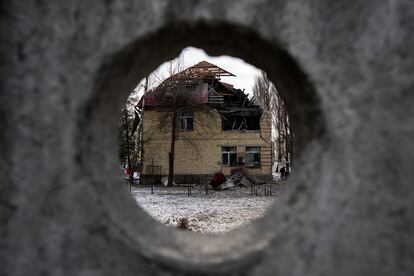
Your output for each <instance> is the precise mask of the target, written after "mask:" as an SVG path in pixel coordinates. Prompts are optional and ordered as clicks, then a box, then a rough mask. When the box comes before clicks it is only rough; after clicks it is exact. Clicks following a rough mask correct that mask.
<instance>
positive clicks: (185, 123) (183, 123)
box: [180, 111, 194, 131]
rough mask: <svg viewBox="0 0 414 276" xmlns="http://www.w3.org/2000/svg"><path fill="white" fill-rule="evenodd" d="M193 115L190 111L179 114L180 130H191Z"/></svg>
mask: <svg viewBox="0 0 414 276" xmlns="http://www.w3.org/2000/svg"><path fill="white" fill-rule="evenodd" d="M193 120H194V113H193V112H192V111H184V112H181V116H180V130H182V131H192V130H193Z"/></svg>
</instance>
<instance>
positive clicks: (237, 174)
mask: <svg viewBox="0 0 414 276" xmlns="http://www.w3.org/2000/svg"><path fill="white" fill-rule="evenodd" d="M254 183H255V182H254V181H253V180H252V178H251V177H250V176H249V175H248V174H247V173H246V172H245V171H244V170H243V169H241V168H239V169H233V170H231V175H230V177H229V178H228V179H227V180H226V181H225V182H224V183H222V184H221V185H219V186H218V187H217V188H216V189H217V190H227V189H230V188H233V187H246V188H248V187H251V186H252V185H253V184H254Z"/></svg>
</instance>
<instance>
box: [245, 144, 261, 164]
mask: <svg viewBox="0 0 414 276" xmlns="http://www.w3.org/2000/svg"><path fill="white" fill-rule="evenodd" d="M246 167H253V168H255V167H260V147H246Z"/></svg>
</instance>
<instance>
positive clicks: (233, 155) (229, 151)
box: [221, 147, 237, 166]
mask: <svg viewBox="0 0 414 276" xmlns="http://www.w3.org/2000/svg"><path fill="white" fill-rule="evenodd" d="M221 164H222V165H223V166H236V165H237V148H236V147H222V148H221Z"/></svg>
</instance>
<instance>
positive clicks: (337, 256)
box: [0, 0, 414, 276]
mask: <svg viewBox="0 0 414 276" xmlns="http://www.w3.org/2000/svg"><path fill="white" fill-rule="evenodd" d="M413 17H414V7H413V3H412V1H408V0H407V1H404V0H401V1H374V0H367V1H337V0H332V1H330V0H320V1H306V0H289V1H287V0H286V1H285V0H258V1H249V0H241V1H235V0H223V1H184V0H174V1H172V0H170V1H169V0H156V1H155V0H142V1H132V0H130V1H129V0H125V1H118V0H114V1H80V0H74V1H34V0H22V1H2V3H1V16H0V37H1V44H0V56H1V62H0V72H1V74H0V78H1V81H0V84H1V93H0V126H1V131H0V154H1V158H0V182H1V183H0V189H1V190H0V203H1V204H0V223H1V228H0V274H1V275H134V276H135V275H308V276H313V275H413V274H414V262H413V261H412V260H413V256H414V241H413V235H412V232H413V231H412V229H414V205H413V204H414V189H413V184H412V183H413V182H414V181H413V180H414V176H413V172H414V169H413V164H414V142H413V138H412V137H414V123H413V117H414V116H413V115H414V114H413V113H414V109H413V108H412V107H413V105H414V100H413V97H414V93H412V92H413V87H414V83H413V82H414V79H413V73H414V64H413V59H412V49H414V41H413V39H412V34H413V33H414V26H413V20H412V18H413ZM218 41H219V42H220V43H217V42H218ZM189 45H192V46H196V47H201V48H203V49H205V50H206V51H207V52H208V53H209V54H212V55H224V54H225V55H232V56H235V57H241V58H243V59H245V60H246V61H247V62H250V63H251V64H254V65H255V66H257V67H259V68H261V69H264V70H265V71H266V72H267V73H268V75H269V76H270V78H271V79H272V80H273V81H274V82H275V83H276V85H277V86H278V89H279V91H280V92H281V94H282V97H283V99H284V100H285V102H286V104H287V106H288V109H289V112H290V115H291V118H292V123H293V125H294V131H295V135H296V136H295V142H296V147H295V148H296V150H297V152H298V158H297V159H296V162H295V164H296V167H295V168H294V171H295V174H294V175H292V178H291V179H290V180H289V181H290V182H289V185H287V186H286V188H285V190H284V193H282V194H281V196H280V197H279V198H278V200H277V201H276V202H275V204H274V205H273V206H272V207H271V209H270V210H269V211H268V212H267V214H266V215H265V217H264V218H262V219H259V220H257V221H255V222H254V223H252V224H250V225H247V226H246V227H244V228H242V229H238V230H236V231H233V232H230V233H227V234H223V235H201V234H195V233H187V232H179V231H176V230H175V229H169V228H166V227H164V226H163V225H161V224H159V223H157V222H155V221H154V220H153V219H152V218H151V217H150V216H149V215H148V214H146V213H145V212H144V211H143V210H141V209H139V208H138V207H137V206H136V205H135V203H134V201H133V200H132V199H131V197H130V195H129V192H128V189H127V187H125V186H124V185H118V184H117V183H119V182H120V181H119V175H118V171H119V167H118V162H117V158H116V129H117V125H118V122H119V116H120V110H121V106H122V105H123V103H124V102H125V100H126V97H127V95H128V94H129V92H130V91H132V89H133V88H134V87H135V85H136V83H137V81H138V80H139V79H141V78H142V77H143V76H145V75H146V74H148V73H149V72H151V71H153V70H154V69H155V68H156V67H157V66H158V65H159V64H161V63H162V62H164V61H166V60H169V59H172V58H174V57H175V56H176V55H178V54H179V52H180V50H181V49H183V48H184V47H186V46H189Z"/></svg>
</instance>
